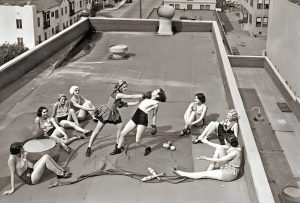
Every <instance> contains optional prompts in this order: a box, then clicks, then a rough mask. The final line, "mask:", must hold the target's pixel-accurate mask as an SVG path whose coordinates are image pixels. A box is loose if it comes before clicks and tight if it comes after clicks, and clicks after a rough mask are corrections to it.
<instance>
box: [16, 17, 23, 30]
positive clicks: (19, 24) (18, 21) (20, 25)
mask: <svg viewBox="0 0 300 203" xmlns="http://www.w3.org/2000/svg"><path fill="white" fill-rule="evenodd" d="M16 24H17V29H22V20H21V19H17V20H16Z"/></svg>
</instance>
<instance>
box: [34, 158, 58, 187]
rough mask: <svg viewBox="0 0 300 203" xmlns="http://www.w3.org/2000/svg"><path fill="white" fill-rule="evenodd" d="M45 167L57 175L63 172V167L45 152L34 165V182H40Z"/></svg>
mask: <svg viewBox="0 0 300 203" xmlns="http://www.w3.org/2000/svg"><path fill="white" fill-rule="evenodd" d="M45 168H48V169H49V170H50V171H53V172H54V173H55V174H56V175H62V174H63V168H62V167H60V166H59V165H58V164H57V163H56V162H55V161H54V160H53V159H52V158H51V157H50V156H49V155H48V154H45V155H44V156H42V158H40V159H39V160H38V161H37V162H36V163H35V164H34V166H33V172H32V174H31V181H32V183H33V184H36V183H38V182H39V180H40V179H41V177H42V175H43V173H44V171H45Z"/></svg>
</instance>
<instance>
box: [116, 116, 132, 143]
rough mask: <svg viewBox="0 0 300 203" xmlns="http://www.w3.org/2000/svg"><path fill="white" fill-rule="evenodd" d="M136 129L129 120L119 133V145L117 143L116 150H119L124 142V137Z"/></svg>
mask: <svg viewBox="0 0 300 203" xmlns="http://www.w3.org/2000/svg"><path fill="white" fill-rule="evenodd" d="M135 127H136V124H135V123H134V122H133V121H132V120H130V121H128V123H127V124H126V125H125V127H124V129H123V130H122V131H121V133H120V137H119V143H118V148H119V149H121V147H122V145H123V143H124V140H125V136H126V135H127V134H128V133H130V132H131V131H132V130H134V129H135Z"/></svg>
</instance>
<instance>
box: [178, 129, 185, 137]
mask: <svg viewBox="0 0 300 203" xmlns="http://www.w3.org/2000/svg"><path fill="white" fill-rule="evenodd" d="M186 131H187V128H183V129H182V130H181V131H180V135H179V137H182V136H184V135H185V134H187V133H186Z"/></svg>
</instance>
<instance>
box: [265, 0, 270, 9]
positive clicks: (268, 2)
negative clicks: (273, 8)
mask: <svg viewBox="0 0 300 203" xmlns="http://www.w3.org/2000/svg"><path fill="white" fill-rule="evenodd" d="M264 5H265V9H269V6H270V0H265V3H264Z"/></svg>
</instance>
